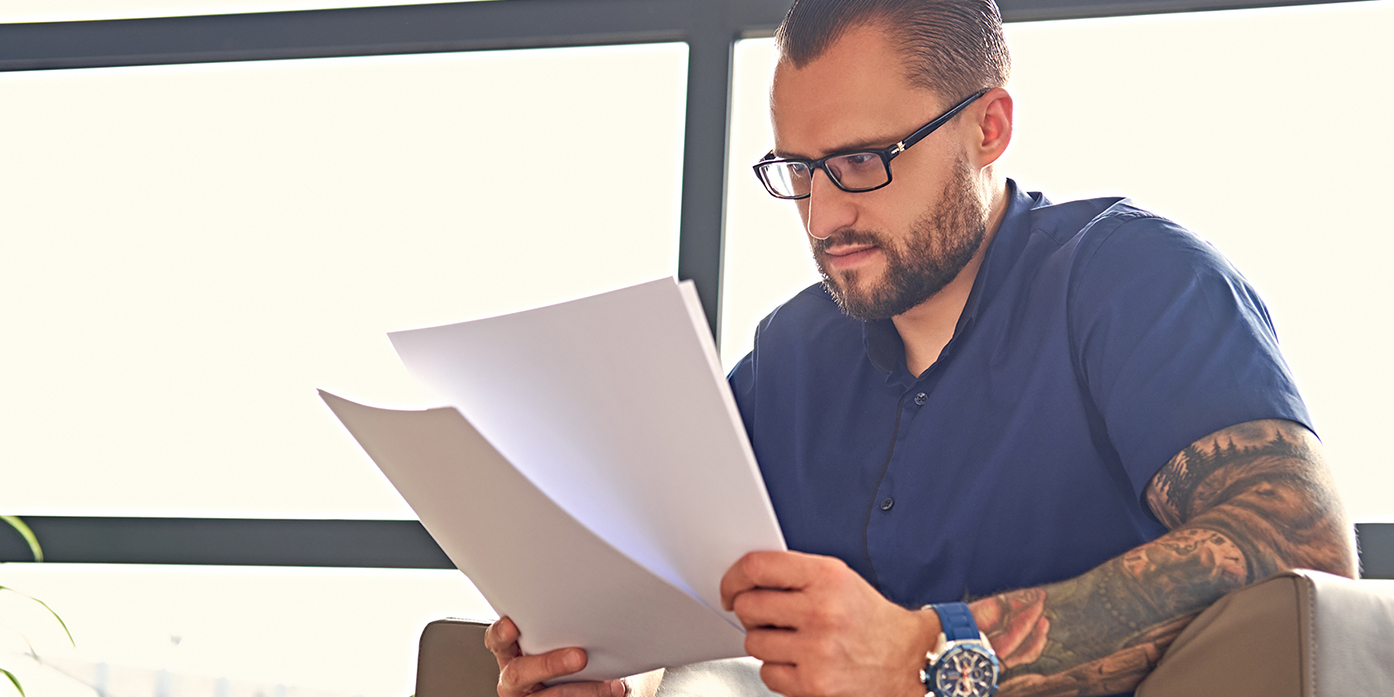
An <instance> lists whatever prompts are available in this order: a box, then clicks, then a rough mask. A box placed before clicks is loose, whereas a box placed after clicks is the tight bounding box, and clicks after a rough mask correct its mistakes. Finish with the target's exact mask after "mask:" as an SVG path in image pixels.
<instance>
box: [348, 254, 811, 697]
mask: <svg viewBox="0 0 1394 697" xmlns="http://www.w3.org/2000/svg"><path fill="white" fill-rule="evenodd" d="M390 336H391V339H392V342H393V345H394V346H396V348H397V351H398V354H399V355H400V356H401V357H402V360H403V362H404V363H405V364H406V366H407V368H408V370H409V371H410V372H412V373H413V374H414V375H416V376H417V377H418V378H419V379H421V380H422V381H423V382H425V383H427V384H428V385H430V386H431V387H432V388H433V389H434V390H436V391H437V392H438V393H440V394H443V395H445V396H446V397H447V398H448V400H449V401H450V402H451V407H447V408H442V409H432V410H429V411H422V412H401V411H389V410H383V409H375V408H372V407H366V406H362V405H358V404H355V403H353V402H349V401H347V400H344V399H341V398H338V397H334V396H333V395H330V394H328V393H324V392H321V395H322V396H323V398H324V400H325V401H326V402H327V403H328V404H329V405H330V407H331V408H332V409H333V410H334V412H335V414H337V415H338V416H339V418H340V420H342V421H343V422H344V424H345V425H346V426H348V427H349V430H350V432H352V433H353V435H354V437H355V438H357V439H358V440H359V442H360V443H361V444H362V445H363V447H364V449H365V450H367V451H368V453H369V455H370V456H372V458H373V459H374V461H376V462H377V463H378V465H379V467H381V468H382V470H383V472H385V473H386V474H387V476H388V478H389V479H390V480H391V481H392V483H393V485H394V486H396V487H397V489H398V490H399V491H400V492H401V493H402V496H403V497H404V498H405V499H406V500H407V502H408V503H409V504H411V506H412V508H413V509H414V510H415V511H416V512H417V514H418V516H419V517H420V519H421V521H422V523H423V525H425V526H426V529H427V530H428V531H429V532H430V533H431V535H432V536H433V537H434V538H435V539H436V542H437V543H438V544H440V546H441V548H442V549H443V550H445V552H446V554H447V555H449V556H450V558H451V560H452V561H454V562H455V563H456V565H457V566H459V568H460V569H461V570H463V571H464V572H465V573H466V574H467V575H468V576H469V577H470V579H471V580H472V581H474V583H475V585H476V586H477V587H478V588H479V589H480V591H481V592H482V593H483V594H484V596H485V597H486V598H488V599H489V601H490V602H491V603H492V604H493V605H494V607H495V609H496V610H498V611H499V612H500V613H501V614H506V615H509V616H511V617H513V618H514V620H515V621H517V623H518V625H519V627H520V628H521V629H522V631H523V648H524V650H525V651H527V652H530V653H535V652H540V651H546V650H550V649H554V648H560V647H563V646H581V647H583V648H586V649H587V650H588V651H589V652H590V656H591V660H590V664H589V666H588V667H587V668H586V670H585V671H584V672H583V673H582V674H580V675H578V676H576V678H577V679H601V678H610V677H618V676H621V675H629V674H633V673H637V672H641V671H645V670H649V669H652V668H655V667H658V666H671V665H680V664H684V663H690V662H695V661H703V660H711V659H716V658H727V657H733V656H740V655H743V654H744V649H743V641H744V633H743V632H742V631H741V630H740V628H739V623H738V622H737V621H736V619H735V617H734V616H733V615H731V614H730V613H726V612H724V611H722V610H721V609H720V589H719V585H720V581H721V576H722V574H724V573H725V571H726V569H727V568H729V567H730V565H731V564H732V563H734V562H735V561H736V560H737V559H739V558H740V556H741V555H743V554H745V553H746V552H748V551H752V550H757V549H780V550H782V549H785V546H784V540H783V536H782V535H781V533H780V531H779V526H778V523H777V521H776V520H775V517H774V511H773V508H772V507H771V505H770V502H769V497H768V495H767V493H766V491H765V488H764V482H763V480H762V479H761V478H760V474H759V470H758V468H757V467H756V464H755V458H754V455H753V453H752V451H751V448H750V444H749V442H748V441H747V439H746V435H745V429H744V426H743V425H742V424H741V420H740V415H739V413H738V412H737V410H736V406H735V400H734V399H733V398H732V396H731V393H730V389H729V388H728V386H727V384H726V381H725V378H724V376H723V375H722V373H721V367H720V362H719V360H718V359H717V353H716V348H715V346H714V344H713V342H712V340H711V334H710V332H709V331H708V330H707V327H706V320H705V316H704V314H703V313H702V308H701V304H700V302H699V301H698V299H697V296H696V293H695V290H694V289H693V288H692V287H691V284H683V285H680V284H678V283H677V282H676V281H674V280H673V279H671V278H669V279H663V280H659V281H654V282H651V283H645V284H641V285H638V286H632V287H629V288H624V289H621V290H618V291H614V292H611V293H605V294H602V295H598V296H593V297H590V298H583V299H581V300H576V301H572V302H568V303H562V304H560V305H553V306H549V307H544V308H539V309H536V310H529V311H526V312H521V313H515V314H511V315H504V316H501V317H494V318H490V319H484V320H477V321H473V322H465V323H461V324H454V325H448V326H443V327H434V328H429V329H419V330H412V331H406V332H397V333H394V334H392V335H390Z"/></svg>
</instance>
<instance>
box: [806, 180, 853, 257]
mask: <svg viewBox="0 0 1394 697" xmlns="http://www.w3.org/2000/svg"><path fill="white" fill-rule="evenodd" d="M819 174H822V176H819ZM855 195H856V194H853V193H849V192H846V191H843V190H842V189H839V188H837V185H836V184H834V183H833V181H832V179H830V178H829V177H828V173H827V172H821V171H820V170H814V171H813V179H812V180H811V181H810V183H809V193H808V218H807V220H806V221H805V227H807V228H808V230H807V232H808V234H809V236H810V237H813V238H815V239H820V240H825V239H828V238H829V237H832V236H833V233H835V232H837V231H838V230H841V229H843V228H847V227H851V226H852V224H853V223H854V222H856V219H857V209H856V206H855V205H854V202H853V201H852V197H853V196H855Z"/></svg>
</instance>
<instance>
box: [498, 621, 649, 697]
mask: <svg viewBox="0 0 1394 697" xmlns="http://www.w3.org/2000/svg"><path fill="white" fill-rule="evenodd" d="M519 636H520V633H519V631H518V626H517V625H515V624H513V620H510V619H508V618H507V617H504V618H501V619H499V621H497V622H495V623H493V624H492V625H489V629H488V630H487V631H486V632H484V645H485V646H486V647H488V649H489V651H490V652H492V653H493V654H494V658H496V659H498V662H499V697H523V695H531V694H534V693H539V692H546V695H547V697H624V696H625V692H626V688H625V684H624V681H622V680H606V681H604V682H598V681H592V682H573V683H566V684H564V685H555V686H553V687H547V686H545V685H543V684H542V683H543V682H544V681H547V680H555V679H557V678H560V677H563V676H566V675H571V674H572V673H575V672H576V671H578V670H581V669H582V668H585V667H586V652H585V651H583V650H581V649H577V648H570V649H557V650H555V651H548V652H547V653H542V654H538V655H536V656H524V655H523V652H522V650H521V649H520V648H518V637H519Z"/></svg>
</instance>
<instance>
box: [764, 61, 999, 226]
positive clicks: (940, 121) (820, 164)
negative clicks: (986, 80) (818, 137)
mask: <svg viewBox="0 0 1394 697" xmlns="http://www.w3.org/2000/svg"><path fill="white" fill-rule="evenodd" d="M991 91H992V89H991V88H988V89H983V90H979V91H977V92H974V93H973V94H971V95H969V96H968V98H967V99H964V100H963V101H961V102H959V103H958V104H956V105H954V106H953V108H951V109H949V110H948V111H946V112H944V113H943V114H940V115H939V116H937V117H935V119H934V120H933V121H930V122H929V123H927V124H925V125H923V126H921V127H919V128H918V129H916V130H915V132H914V133H911V134H910V135H908V136H906V137H905V138H904V139H902V140H901V141H900V142H898V143H896V144H895V145H892V146H890V147H888V148H880V149H875V148H858V149H856V150H845V151H843V152H836V153H833V154H831V155H828V156H827V157H823V158H819V159H817V160H806V159H802V158H781V157H775V156H774V151H773V150H771V151H770V152H769V154H768V155H765V156H764V157H763V158H761V159H760V161H759V162H756V163H755V164H754V165H753V166H752V169H754V170H755V176H756V178H758V179H759V180H760V183H761V184H763V185H764V186H765V191H768V192H769V194H770V195H771V196H773V197H775V198H777V199H781V200H784V201H798V200H802V199H806V198H808V197H809V196H812V195H813V177H814V173H815V172H816V171H817V170H820V169H821V170H823V173H824V174H826V175H828V181H830V182H832V183H833V186H836V187H837V188H839V189H841V190H843V191H846V192H848V193H852V194H861V193H866V192H868V191H876V190H877V189H882V188H885V187H887V186H890V183H891V180H892V179H893V177H892V175H891V160H894V159H895V158H896V156H897V155H899V154H901V153H903V152H905V151H906V150H909V149H910V148H911V147H913V146H914V145H915V144H916V143H918V142H920V141H921V140H924V139H925V138H926V137H928V136H929V134H931V133H933V132H935V131H937V130H939V128H940V127H942V126H943V125H944V124H946V123H948V122H949V121H950V120H952V119H953V117H955V116H957V115H958V113H959V112H960V111H963V110H964V109H967V108H968V105H969V104H972V103H973V102H976V101H978V98H980V97H982V96H983V95H985V94H987V93H988V92H991ZM862 154H866V155H876V156H877V157H879V158H881V166H883V167H885V168H886V181H884V182H882V183H880V184H877V185H876V186H873V187H870V188H866V189H849V188H847V187H845V186H843V185H842V182H840V181H838V178H837V175H836V174H833V172H832V170H830V169H828V168H827V166H826V163H827V161H828V160H835V159H837V158H839V157H846V156H848V155H862ZM799 162H802V163H804V164H806V165H807V166H808V181H809V192H808V193H806V194H803V195H802V196H781V195H779V194H777V193H775V191H774V187H772V186H770V182H769V180H768V179H766V177H765V174H764V168H765V166H766V165H771V164H780V163H799Z"/></svg>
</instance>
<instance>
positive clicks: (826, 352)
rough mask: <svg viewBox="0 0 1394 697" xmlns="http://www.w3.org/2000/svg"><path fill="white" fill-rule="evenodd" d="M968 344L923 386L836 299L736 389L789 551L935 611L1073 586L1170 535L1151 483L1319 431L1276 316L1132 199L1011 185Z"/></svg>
mask: <svg viewBox="0 0 1394 697" xmlns="http://www.w3.org/2000/svg"><path fill="white" fill-rule="evenodd" d="M1010 187H1011V188H1010V194H1009V200H1010V203H1009V208H1008V210H1007V212H1006V214H1005V217H1004V218H1003V220H1002V223H1001V225H1000V227H999V229H998V231H997V233H996V235H995V237H994V238H993V240H992V242H991V245H990V246H989V249H988V252H987V255H986V257H985V259H984V261H983V264H982V267H981V269H980V270H979V273H978V276H977V278H976V280H975V281H974V285H973V289H972V292H971V294H970V296H969V299H968V302H967V305H966V306H965V307H964V310H963V314H962V316H961V318H960V319H959V322H958V326H957V328H956V330H955V333H954V336H953V339H952V340H951V341H950V342H949V343H948V345H947V346H945V347H944V350H943V352H942V353H941V354H940V355H939V358H938V360H937V361H936V362H935V363H934V365H933V366H931V367H930V368H929V369H928V370H927V371H926V372H925V373H924V374H922V375H920V376H918V377H917V376H914V375H911V374H910V372H909V371H908V369H907V368H906V364H905V355H904V346H903V344H902V343H901V340H900V337H899V335H898V334H897V333H896V330H895V327H894V325H893V324H891V323H890V322H889V321H873V322H863V321H860V320H856V319H852V318H849V317H847V316H845V315H843V314H842V313H841V312H840V311H839V309H838V308H837V306H836V305H835V304H834V302H833V301H832V299H831V298H830V297H829V296H828V294H827V293H826V291H824V290H823V288H822V287H821V286H813V287H810V288H808V289H806V290H804V291H803V292H802V293H800V294H799V295H797V296H795V297H794V298H793V299H792V300H790V301H789V302H787V303H785V304H784V305H782V306H781V307H779V308H778V309H777V310H775V311H774V312H773V313H772V314H770V315H769V316H768V317H767V318H766V319H765V320H764V321H763V322H762V323H761V324H760V327H759V329H758V330H757V333H756V339H755V348H754V350H753V351H752V352H751V353H750V354H749V355H748V356H746V357H745V358H744V359H743V360H742V361H741V362H740V363H739V364H738V365H737V366H736V368H735V369H734V370H733V371H732V373H731V375H730V381H731V385H732V387H733V389H734V392H735V395H736V400H737V402H738V404H739V405H740V409H741V415H742V417H743V418H744V420H745V425H746V428H747V430H748V431H749V434H750V438H751V442H752V444H753V446H754V449H755V454H756V457H757V459H758V460H759V463H760V469H761V471H762V472H763V474H764V478H765V482H766V485H767V487H768V489H769V492H770V498H771V500H772V501H773V503H774V508H775V512H776V514H777V515H778V517H779V522H780V525H781V526H782V528H783V530H784V535H785V538H786V539H787V541H788V543H789V546H790V548H792V549H796V550H800V551H805V552H812V553H817V554H826V555H831V556H835V557H839V558H841V559H842V560H844V561H845V562H847V564H849V565H850V566H851V567H852V568H853V569H855V570H856V571H857V572H858V573H860V574H861V575H862V576H863V577H864V578H866V579H867V580H868V581H869V582H871V583H872V584H873V585H874V586H875V587H877V588H878V589H879V590H880V591H881V592H882V593H884V594H885V595H886V597H888V598H889V599H890V600H892V601H894V602H897V603H900V604H903V605H906V606H919V605H922V604H925V603H930V602H945V601H953V600H961V599H964V598H965V597H968V596H981V595H987V594H992V593H996V592H1001V591H1005V590H1009V589H1013V588H1021V587H1028V586H1036V585H1040V584H1043V583H1048V582H1052V581H1059V580H1063V579H1066V578H1069V577H1072V576H1075V575H1078V574H1080V573H1083V572H1085V571H1088V570H1089V569H1091V568H1093V567H1095V566H1097V565H1099V564H1100V563H1101V562H1103V561H1105V560H1107V559H1109V558H1111V557H1113V556H1116V555H1118V554H1120V553H1122V552H1124V551H1126V550H1128V549H1131V548H1133V547H1136V546H1138V545H1140V544H1142V543H1144V542H1147V541H1148V540H1151V539H1153V538H1155V537H1157V536H1158V535H1160V534H1162V533H1163V532H1165V528H1164V527H1163V526H1162V525H1161V524H1160V523H1158V522H1157V520H1156V519H1155V518H1154V517H1153V515H1152V513H1151V512H1150V511H1149V510H1148V509H1147V507H1146V504H1145V503H1144V502H1143V499H1142V494H1143V491H1144V489H1145V488H1146V486H1147V483H1148V481H1149V480H1150V479H1151V477H1152V475H1153V474H1154V473H1156V471H1157V470H1158V468H1160V467H1161V466H1162V465H1163V464H1164V463H1166V462H1167V460H1169V459H1170V458H1172V457H1173V456H1175V455H1176V454H1177V453H1179V452H1180V451H1181V450H1182V449H1183V448H1185V447H1186V446H1188V445H1190V444H1191V443H1192V442H1194V441H1196V440H1199V439H1201V438H1203V437H1204V436H1206V435H1209V434H1210V433H1213V432H1215V431H1218V430H1220V429H1222V428H1225V427H1228V426H1232V425H1234V424H1238V423H1243V422H1246V421H1251V420H1255V419H1264V418H1283V419H1290V420H1292V421H1296V422H1298V423H1301V424H1303V425H1308V427H1309V428H1310V425H1309V418H1308V416H1307V412H1306V409H1305V407H1304V406H1303V404H1302V401H1301V398H1300V397H1299V396H1298V394H1297V390H1296V388H1295V386H1294V384H1293V379H1292V376H1291V375H1290V373H1289V371H1288V368H1287V366H1286V365H1285V364H1284V362H1283V360H1282V358H1281V356H1280V355H1279V353H1278V346H1277V339H1276V337H1275V334H1274V331H1273V327H1272V323H1271V321H1270V320H1269V317H1268V313H1267V310H1266V309H1265V308H1264V306H1263V303H1262V301H1260V300H1259V298H1258V296H1257V294H1256V293H1255V292H1254V290H1253V288H1251V287H1250V286H1249V284H1248V283H1247V282H1246V281H1245V280H1244V278H1243V277H1242V276H1241V275H1240V274H1239V273H1238V272H1237V271H1236V270H1235V269H1234V268H1233V267H1232V266H1231V265H1230V264H1229V263H1228V262H1227V261H1226V260H1225V259H1224V258H1223V257H1221V256H1220V255H1219V254H1218V253H1217V252H1215V251H1214V249H1212V248H1211V246H1210V245H1209V244H1207V243H1205V242H1204V241H1202V240H1200V239H1198V238H1197V237H1195V236H1194V235H1192V234H1191V233H1189V232H1187V231H1185V230H1183V229H1182V228H1180V227H1179V226H1177V225H1176V224H1174V223H1172V222H1169V221H1167V220H1164V219H1162V218H1159V217H1157V216H1155V215H1153V214H1151V213H1148V212H1146V211H1143V210H1140V209H1138V208H1136V207H1134V206H1133V205H1131V204H1130V203H1129V202H1128V201H1127V200H1120V199H1095V200H1090V201H1076V202H1071V203H1065V204H1061V205H1052V204H1051V203H1050V202H1049V201H1047V200H1046V199H1045V197H1044V196H1042V195H1041V194H1038V193H1030V194H1028V193H1024V192H1021V191H1019V190H1018V189H1017V188H1016V185H1015V184H1011V185H1010Z"/></svg>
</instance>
